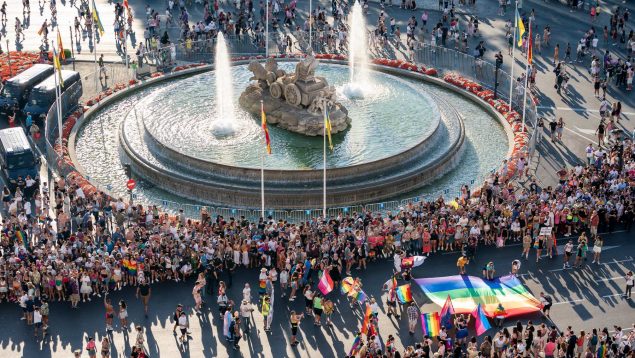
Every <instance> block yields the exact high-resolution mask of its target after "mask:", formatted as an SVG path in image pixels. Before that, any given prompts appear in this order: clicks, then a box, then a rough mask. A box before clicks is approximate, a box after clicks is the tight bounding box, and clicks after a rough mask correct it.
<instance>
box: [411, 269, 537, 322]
mask: <svg viewBox="0 0 635 358" xmlns="http://www.w3.org/2000/svg"><path fill="white" fill-rule="evenodd" d="M415 282H416V283H417V284H418V285H419V287H421V290H423V292H424V293H425V294H426V295H427V296H428V297H429V298H430V299H431V300H432V302H434V303H436V304H438V305H439V306H443V305H444V303H445V302H446V299H447V297H448V296H450V298H451V299H452V307H453V308H454V310H455V313H471V312H472V311H474V309H475V308H476V306H477V305H478V304H481V306H482V310H483V312H485V315H486V316H488V317H494V312H496V308H497V307H498V304H501V305H503V307H505V311H506V312H507V316H508V317H513V316H518V315H523V314H526V313H531V312H538V311H540V308H541V305H540V301H539V300H538V299H536V297H534V296H533V295H532V294H531V293H530V292H529V291H528V290H527V288H526V287H525V286H524V285H523V284H522V283H521V282H520V281H519V280H518V278H516V277H515V276H512V275H509V276H503V277H498V278H496V279H494V280H491V281H488V280H483V279H482V278H480V277H475V276H464V275H457V276H445V277H430V278H420V279H415Z"/></svg>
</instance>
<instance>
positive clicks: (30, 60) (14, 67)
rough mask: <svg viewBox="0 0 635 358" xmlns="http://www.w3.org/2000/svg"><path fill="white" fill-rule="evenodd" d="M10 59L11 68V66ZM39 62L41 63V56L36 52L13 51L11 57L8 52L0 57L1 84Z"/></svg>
mask: <svg viewBox="0 0 635 358" xmlns="http://www.w3.org/2000/svg"><path fill="white" fill-rule="evenodd" d="M9 57H10V58H11V66H9ZM38 62H40V55H39V54H37V53H35V52H22V51H19V52H18V51H11V53H10V56H9V55H7V53H6V52H5V53H3V54H2V55H0V82H4V81H5V80H8V79H9V78H11V77H13V76H15V75H17V74H19V73H20V72H22V71H24V70H26V69H28V68H30V67H31V66H33V64H35V63H38Z"/></svg>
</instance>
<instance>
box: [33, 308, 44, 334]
mask: <svg viewBox="0 0 635 358" xmlns="http://www.w3.org/2000/svg"><path fill="white" fill-rule="evenodd" d="M33 329H34V333H33V334H34V335H35V336H36V337H37V335H38V332H39V331H40V330H41V331H42V339H44V334H45V331H44V329H43V328H42V313H40V307H35V311H34V312H33Z"/></svg>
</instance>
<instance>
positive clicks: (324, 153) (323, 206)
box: [322, 101, 327, 221]
mask: <svg viewBox="0 0 635 358" xmlns="http://www.w3.org/2000/svg"><path fill="white" fill-rule="evenodd" d="M326 106H327V104H326V101H325V102H324V108H323V109H322V111H323V112H324V126H323V128H322V139H323V151H322V157H323V158H322V159H323V160H324V166H323V173H324V175H323V177H324V183H323V186H322V217H323V218H324V221H326Z"/></svg>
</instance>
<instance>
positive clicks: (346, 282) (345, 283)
mask: <svg viewBox="0 0 635 358" xmlns="http://www.w3.org/2000/svg"><path fill="white" fill-rule="evenodd" d="M354 282H355V281H354V280H353V278H352V277H350V276H348V277H345V278H344V279H343V280H342V286H341V290H342V294H343V295H345V294H347V293H349V292H350V291H351V290H352V289H353V283H354Z"/></svg>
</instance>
